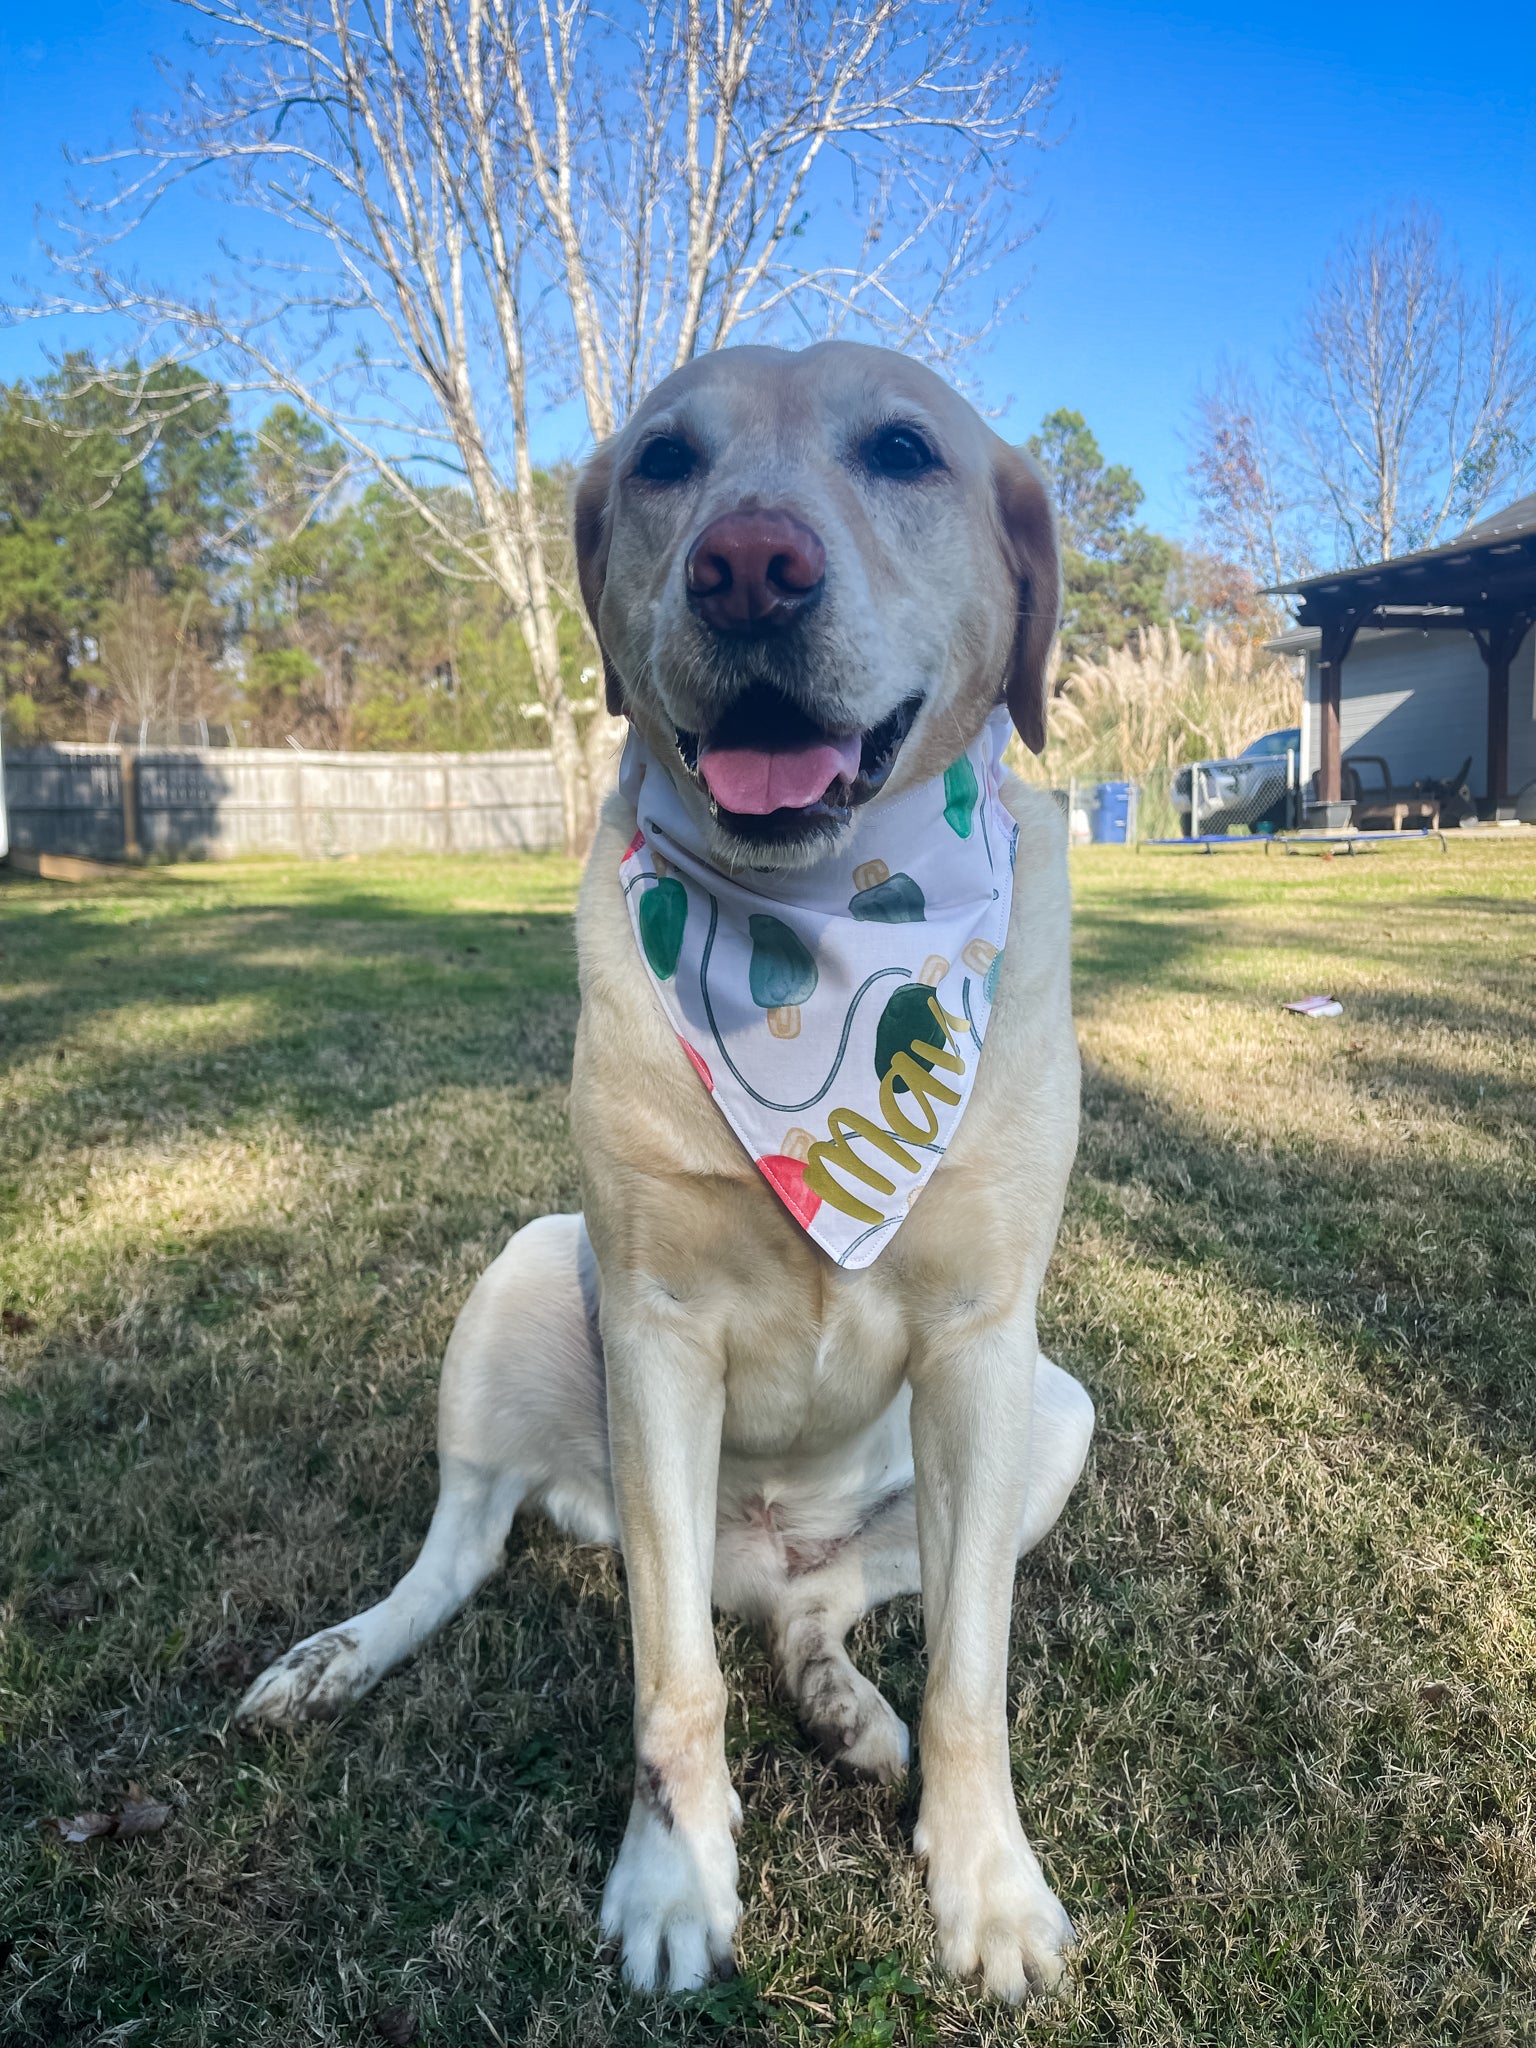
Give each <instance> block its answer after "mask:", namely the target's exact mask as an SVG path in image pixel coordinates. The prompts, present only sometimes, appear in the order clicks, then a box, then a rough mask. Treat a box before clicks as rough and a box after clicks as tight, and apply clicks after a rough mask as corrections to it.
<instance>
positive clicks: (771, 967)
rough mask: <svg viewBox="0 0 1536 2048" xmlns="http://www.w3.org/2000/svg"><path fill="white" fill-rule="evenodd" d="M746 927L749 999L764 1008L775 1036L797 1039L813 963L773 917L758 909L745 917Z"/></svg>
mask: <svg viewBox="0 0 1536 2048" xmlns="http://www.w3.org/2000/svg"><path fill="white" fill-rule="evenodd" d="M747 930H748V931H749V932H750V933H751V935H752V959H751V962H750V964H749V965H748V968H747V986H748V988H749V989H750V990H751V992H752V1000H753V1002H754V1003H756V1004H757V1007H758V1008H759V1009H760V1010H766V1011H767V1013H768V1029H769V1030H770V1031H771V1032H772V1033H773V1035H774V1037H775V1038H798V1037H799V1035H800V1005H801V1004H802V1003H808V1002H809V1001H810V999H811V997H812V996H813V995H814V994H815V993H816V982H817V973H816V962H815V961H814V960H813V959H812V958H811V956H810V954H809V953H808V952H807V951H806V949H805V947H804V946H803V945H802V944H801V942H800V940H799V939H798V938H796V936H795V934H794V933H793V932H792V931H791V930H790V928H789V926H788V925H787V924H783V923H781V922H780V920H779V919H778V918H776V917H768V916H765V915H764V914H762V913H761V912H759V913H758V914H757V915H756V916H753V917H749V918H748V919H747Z"/></svg>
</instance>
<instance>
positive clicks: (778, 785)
mask: <svg viewBox="0 0 1536 2048" xmlns="http://www.w3.org/2000/svg"><path fill="white" fill-rule="evenodd" d="M859 745H860V742H859V738H858V735H857V734H855V735H854V736H853V737H852V738H851V739H846V740H818V741H816V742H815V743H814V744H813V745H811V746H808V747H777V748H769V747H706V748H705V749H704V751H703V753H702V754H700V756H699V773H700V774H701V775H702V776H703V778H704V780H705V781H706V782H707V783H708V784H709V791H710V795H711V796H713V798H714V800H715V802H716V803H717V804H719V805H720V806H721V807H722V808H723V809H724V810H727V811H739V812H740V813H741V814H742V815H743V816H744V817H749V818H761V817H766V816H767V814H768V812H769V811H782V810H796V811H798V810H800V809H801V808H802V806H803V805H805V804H813V803H814V802H815V801H816V799H817V797H819V796H821V795H822V794H823V792H824V791H825V790H826V787H827V785H828V783H831V782H835V781H836V780H837V779H838V777H839V776H844V777H846V779H847V780H848V781H849V782H852V780H853V778H854V777H855V776H856V775H857V774H858V772H859Z"/></svg>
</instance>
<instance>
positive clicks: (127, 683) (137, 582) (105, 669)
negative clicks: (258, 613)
mask: <svg viewBox="0 0 1536 2048" xmlns="http://www.w3.org/2000/svg"><path fill="white" fill-rule="evenodd" d="M191 611H192V598H191V597H190V596H189V597H188V598H186V599H185V600H184V601H183V603H182V604H181V605H180V606H177V604H176V603H175V601H174V600H173V599H171V598H169V597H165V596H163V595H162V594H161V592H160V590H159V588H158V587H157V585H156V583H155V579H154V576H153V575H152V574H151V572H150V571H149V570H148V569H131V570H130V571H129V572H128V579H127V582H126V584H125V585H124V588H123V591H122V594H121V595H120V596H119V597H118V598H117V600H116V602H115V603H114V604H112V605H111V606H110V607H109V609H108V611H107V614H106V617H105V618H104V619H103V621H102V626H101V634H100V658H101V668H102V673H103V675H104V676H105V677H106V680H107V682H108V684H109V685H110V687H111V689H112V691H113V693H114V695H115V696H116V698H117V702H118V704H119V706H120V707H121V710H122V713H123V716H124V717H125V718H126V720H127V721H128V723H129V724H131V725H133V726H139V725H141V724H144V723H149V724H156V723H159V722H161V721H163V720H174V719H175V717H176V716H177V713H178V712H179V711H180V709H181V707H182V702H183V700H184V698H186V697H187V695H188V693H189V692H191V693H192V694H195V685H196V682H197V680H198V678H197V676H196V675H195V673H194V671H195V670H196V668H197V667H198V666H199V654H198V650H197V648H196V646H195V645H194V644H193V643H192V641H191V639H190V636H189V634H188V631H187V627H188V623H189V621H190V618H191Z"/></svg>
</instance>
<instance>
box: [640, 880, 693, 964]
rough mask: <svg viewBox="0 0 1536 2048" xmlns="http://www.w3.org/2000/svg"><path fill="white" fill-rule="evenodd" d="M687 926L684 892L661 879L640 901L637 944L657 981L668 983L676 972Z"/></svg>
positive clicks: (676, 884) (675, 882)
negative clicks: (684, 930)
mask: <svg viewBox="0 0 1536 2048" xmlns="http://www.w3.org/2000/svg"><path fill="white" fill-rule="evenodd" d="M687 922H688V891H687V890H686V889H685V888H684V887H683V885H682V883H681V882H679V881H678V880H677V879H676V877H675V876H673V875H667V876H665V877H664V878H663V879H662V880H661V881H659V882H657V883H656V885H655V887H654V888H650V889H647V890H646V891H645V893H644V895H642V897H641V898H640V943H641V945H642V946H643V947H644V948H645V957H646V959H647V960H649V962H650V963H651V972H652V974H654V975H655V977H656V979H657V980H658V981H670V980H671V979H672V977H673V975H674V974H676V972H677V959H678V955H679V954H680V953H681V952H682V950H683V928H684V927H685V925H686V924H687Z"/></svg>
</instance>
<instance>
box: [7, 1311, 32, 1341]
mask: <svg viewBox="0 0 1536 2048" xmlns="http://www.w3.org/2000/svg"><path fill="white" fill-rule="evenodd" d="M36 1328H37V1324H36V1323H35V1322H34V1321H33V1320H32V1318H31V1316H29V1315H23V1314H22V1312H21V1310H20V1309H19V1308H7V1309H0V1330H4V1332H5V1334H6V1335H7V1337H25V1336H26V1334H27V1332H28V1330H35V1329H36Z"/></svg>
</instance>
